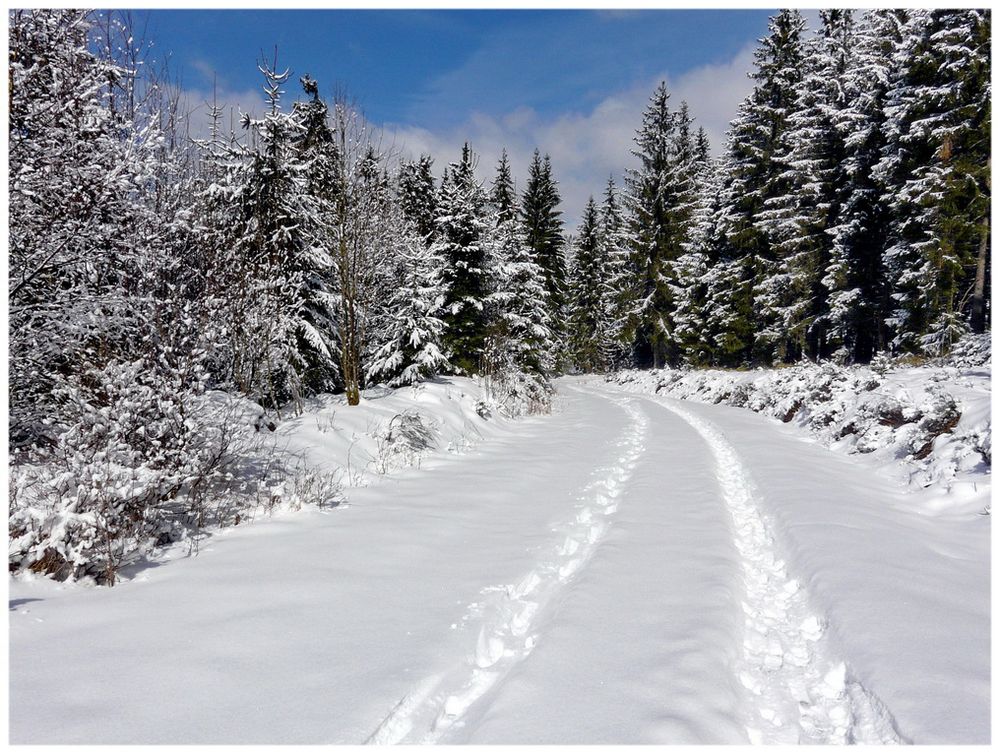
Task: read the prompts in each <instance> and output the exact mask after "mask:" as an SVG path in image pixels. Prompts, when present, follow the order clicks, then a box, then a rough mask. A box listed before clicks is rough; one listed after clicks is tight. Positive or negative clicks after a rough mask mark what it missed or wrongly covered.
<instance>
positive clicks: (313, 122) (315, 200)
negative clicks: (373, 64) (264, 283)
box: [293, 74, 340, 395]
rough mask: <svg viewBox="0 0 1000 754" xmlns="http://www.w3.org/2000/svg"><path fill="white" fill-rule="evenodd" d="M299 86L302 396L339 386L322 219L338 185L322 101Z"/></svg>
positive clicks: (328, 244) (333, 294) (333, 295)
mask: <svg viewBox="0 0 1000 754" xmlns="http://www.w3.org/2000/svg"><path fill="white" fill-rule="evenodd" d="M300 83H301V85H302V88H303V90H304V92H305V93H306V95H307V96H308V97H309V99H308V100H306V101H305V102H296V103H295V106H294V109H293V116H294V117H295V118H296V119H297V120H298V121H299V123H300V124H301V127H300V128H301V130H300V132H299V136H298V140H297V143H296V144H295V152H296V154H295V160H296V162H297V163H298V164H299V165H301V166H302V167H301V170H302V171H303V172H304V174H305V179H306V185H305V191H306V194H307V195H308V196H309V197H310V199H311V202H310V206H309V207H308V208H307V209H308V211H310V212H311V217H310V218H309V222H310V224H311V227H310V241H309V243H310V246H311V248H310V249H309V250H308V251H307V252H306V253H304V254H300V255H299V257H298V259H297V266H298V267H299V270H298V272H299V274H300V275H301V280H302V282H301V286H300V289H299V291H298V297H299V325H298V331H297V334H296V337H297V341H298V342H297V347H296V351H297V353H298V354H299V361H300V364H301V369H302V373H301V377H300V379H301V383H302V389H303V391H304V392H305V393H306V394H309V395H313V394H316V393H320V392H325V391H332V390H334V389H335V388H336V387H337V386H338V383H339V379H340V370H339V368H338V364H337V359H336V353H337V349H338V343H337V329H338V328H337V319H336V313H337V304H338V300H339V299H338V296H337V282H336V275H335V270H334V264H333V255H332V253H331V249H332V245H333V238H332V234H331V233H330V232H329V227H328V225H327V219H328V217H329V216H330V215H331V214H332V209H333V206H334V205H335V203H336V191H337V190H338V186H339V176H338V175H337V172H338V161H337V158H336V150H337V147H336V142H335V139H334V133H333V129H331V128H330V123H329V113H328V108H327V105H326V103H325V102H324V101H323V100H322V99H321V98H320V96H319V85H318V83H317V82H316V81H315V80H314V79H312V78H310V77H309V75H308V74H307V75H305V76H303V77H302V78H301V79H300Z"/></svg>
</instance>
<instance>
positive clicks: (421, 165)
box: [399, 155, 437, 244]
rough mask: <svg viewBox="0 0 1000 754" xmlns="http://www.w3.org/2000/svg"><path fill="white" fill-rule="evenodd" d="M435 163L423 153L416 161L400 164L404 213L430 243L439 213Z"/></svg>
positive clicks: (401, 202)
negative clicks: (435, 183) (433, 167)
mask: <svg viewBox="0 0 1000 754" xmlns="http://www.w3.org/2000/svg"><path fill="white" fill-rule="evenodd" d="M433 165H434V160H432V159H431V157H430V156H429V155H421V156H420V158H419V159H418V160H416V161H415V162H404V163H402V164H401V165H400V166H399V202H400V205H401V207H402V209H403V214H404V216H405V217H406V218H407V219H408V220H409V221H410V222H411V223H413V226H414V227H415V228H416V230H417V232H418V233H419V234H420V235H421V237H423V238H424V239H426V242H427V243H428V244H430V243H431V241H432V240H433V235H434V229H435V222H434V218H435V217H436V214H437V189H436V188H435V186H434V174H433V172H432V171H431V168H432V166H433Z"/></svg>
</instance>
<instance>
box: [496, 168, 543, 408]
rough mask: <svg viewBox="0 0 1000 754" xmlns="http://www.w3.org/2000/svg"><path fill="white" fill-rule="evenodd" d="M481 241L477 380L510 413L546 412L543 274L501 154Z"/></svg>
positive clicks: (508, 170) (509, 173)
mask: <svg viewBox="0 0 1000 754" xmlns="http://www.w3.org/2000/svg"><path fill="white" fill-rule="evenodd" d="M489 205H490V210H491V213H490V222H489V223H488V226H489V228H488V231H487V236H486V252H487V254H486V259H487V271H488V284H489V296H488V297H487V299H486V307H485V313H486V317H487V336H486V341H485V345H484V354H483V359H482V369H481V375H482V377H483V379H484V383H485V387H486V390H487V392H488V393H489V394H490V395H491V396H492V398H493V399H494V400H496V401H497V402H498V403H499V404H500V405H501V406H503V407H504V409H505V410H507V411H511V412H513V413H540V412H544V411H547V410H548V408H549V403H550V396H551V392H552V388H551V384H550V382H549V377H550V376H551V374H552V372H553V370H554V368H555V354H556V344H555V342H554V340H553V336H552V330H551V328H550V324H549V323H550V310H551V305H550V302H549V294H548V290H547V288H546V286H545V274H544V271H543V270H542V268H541V266H540V265H538V264H537V263H536V262H535V260H534V255H533V254H532V252H531V249H530V248H528V245H527V242H526V240H525V236H524V228H523V226H522V224H521V222H520V220H519V218H518V206H517V197H516V194H515V191H514V182H513V179H512V178H511V172H510V165H509V163H508V161H507V154H506V151H505V152H504V153H503V154H502V155H501V158H500V162H499V164H498V165H497V175H496V177H495V179H494V181H493V185H492V188H491V191H490V197H489Z"/></svg>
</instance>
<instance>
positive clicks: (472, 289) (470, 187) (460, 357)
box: [433, 144, 489, 374]
mask: <svg viewBox="0 0 1000 754" xmlns="http://www.w3.org/2000/svg"><path fill="white" fill-rule="evenodd" d="M485 205H486V197H485V193H484V191H483V188H482V186H481V185H480V183H479V182H478V181H477V180H476V176H475V157H474V155H473V153H472V149H471V148H470V147H469V145H468V144H465V145H464V146H463V147H462V156H461V158H460V159H459V161H458V162H453V163H451V164H450V165H449V166H448V168H447V170H446V171H445V174H444V177H443V178H442V182H441V191H440V193H439V201H438V212H437V217H436V219H435V223H436V226H437V230H436V238H435V241H434V246H433V248H434V252H435V254H437V255H439V256H440V257H441V258H442V259H443V260H444V264H445V266H444V282H445V285H446V286H447V288H448V296H447V299H446V301H445V312H444V316H443V318H444V321H445V325H446V327H447V329H446V331H445V345H446V346H447V350H448V352H449V353H450V354H452V356H451V362H452V364H453V365H454V366H455V368H456V369H458V370H459V371H460V372H464V373H465V374H475V373H477V371H478V370H479V368H480V364H481V361H482V357H483V352H484V350H483V349H484V343H485V339H486V329H487V321H486V314H485V311H484V307H485V303H486V297H487V295H488V293H489V287H488V281H487V270H486V248H485V234H486V219H485Z"/></svg>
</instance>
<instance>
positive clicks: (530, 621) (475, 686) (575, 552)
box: [365, 396, 648, 745]
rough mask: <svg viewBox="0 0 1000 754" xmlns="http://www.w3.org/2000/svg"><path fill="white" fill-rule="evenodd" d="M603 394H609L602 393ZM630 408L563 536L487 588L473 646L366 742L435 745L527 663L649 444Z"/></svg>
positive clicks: (630, 403) (626, 404)
mask: <svg viewBox="0 0 1000 754" xmlns="http://www.w3.org/2000/svg"><path fill="white" fill-rule="evenodd" d="M602 397H605V396H602ZM615 402H616V403H618V404H619V405H621V406H622V407H623V408H624V409H625V410H626V411H627V412H628V414H629V417H630V419H631V421H630V423H629V427H628V429H627V430H626V431H625V433H624V434H623V436H622V437H620V438H619V439H618V441H617V443H616V445H617V446H618V447H619V448H621V450H620V452H619V454H618V455H617V457H616V459H615V461H614V463H613V464H612V465H611V466H605V467H601V468H598V469H596V470H595V471H594V472H593V473H592V474H591V481H590V483H589V484H587V485H586V486H585V487H584V488H583V489H582V491H581V492H582V494H581V500H582V504H581V505H578V506H577V513H576V515H575V516H574V517H573V519H571V520H569V521H566V522H564V523H563V524H562V525H561V526H558V527H556V529H555V530H556V531H558V532H559V533H560V537H559V541H558V543H556V544H553V546H552V547H551V549H550V550H549V551H548V552H547V554H546V556H545V558H544V559H543V560H542V561H541V562H539V563H538V564H537V565H536V566H535V567H534V568H532V569H531V570H530V571H528V572H527V573H525V574H523V575H522V576H521V578H520V579H519V580H518V581H517V582H516V583H514V584H505V585H502V586H498V587H487V588H485V589H484V590H482V593H484V594H486V595H487V599H486V600H485V603H486V604H485V608H484V610H483V613H482V616H481V618H480V624H479V632H478V636H477V638H476V644H475V647H474V648H472V651H471V652H470V655H469V656H468V657H467V658H465V659H464V660H463V661H462V662H461V663H459V665H458V666H457V667H455V668H454V669H452V670H451V672H448V673H442V674H437V675H433V676H431V677H429V678H427V679H425V680H424V681H423V682H422V683H421V684H419V685H418V686H416V687H415V688H414V689H413V690H412V691H411V692H410V693H409V694H407V695H406V696H404V697H403V698H402V699H401V700H400V701H399V702H398V703H397V704H396V706H395V707H394V708H393V709H392V711H391V712H390V713H389V714H388V716H387V717H386V718H385V719H384V720H383V721H382V722H381V724H380V725H379V726H378V728H377V729H376V730H375V732H374V733H372V735H371V736H370V737H369V738H368V740H367V741H365V743H366V744H379V745H384V744H396V743H403V742H416V743H425V744H426V743H437V742H438V741H440V740H441V738H442V737H444V736H445V735H446V734H447V733H448V732H449V731H450V730H453V729H455V728H460V727H462V726H463V725H464V721H463V717H464V715H465V713H466V712H467V711H468V710H469V708H470V707H472V705H473V704H474V703H475V702H476V701H477V700H478V699H480V698H481V697H483V695H485V694H486V693H487V692H488V691H489V690H490V689H492V688H493V687H494V686H496V684H497V683H498V682H499V681H500V680H501V679H502V678H504V677H505V676H506V675H507V674H508V673H509V672H510V670H511V669H512V668H513V667H514V666H515V665H516V664H517V663H519V662H521V661H523V660H524V659H525V658H526V657H527V656H528V655H530V654H531V651H532V650H533V649H534V648H535V646H536V644H537V642H538V635H537V633H535V632H534V629H535V627H536V626H537V624H538V620H537V619H538V616H539V614H541V613H542V612H543V611H544V608H545V607H546V605H548V604H549V603H551V601H552V598H553V597H554V596H555V595H556V594H558V593H559V591H560V590H561V588H562V587H563V586H564V585H565V584H566V583H568V582H569V581H570V580H572V578H573V576H574V575H575V574H576V573H578V572H579V571H580V569H581V568H582V567H583V566H584V565H585V564H586V562H587V560H588V559H589V558H590V556H591V555H592V554H593V552H594V550H595V549H596V546H597V544H598V543H599V542H600V541H601V539H602V538H603V537H604V535H605V534H606V532H607V530H608V528H609V527H610V523H611V516H612V515H613V514H614V513H615V512H616V511H617V510H618V504H619V497H620V495H621V491H622V487H623V485H624V484H625V482H627V480H628V479H629V477H630V476H631V474H632V471H633V470H634V468H635V465H636V463H637V462H638V460H639V456H640V454H641V453H642V452H643V450H644V449H645V447H644V444H643V443H644V440H645V436H646V428H647V426H648V419H647V418H646V416H645V415H644V414H643V413H642V412H641V411H640V410H639V409H638V408H636V406H635V400H629V399H626V400H620V401H619V400H616V401H615Z"/></svg>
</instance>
